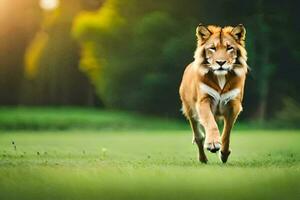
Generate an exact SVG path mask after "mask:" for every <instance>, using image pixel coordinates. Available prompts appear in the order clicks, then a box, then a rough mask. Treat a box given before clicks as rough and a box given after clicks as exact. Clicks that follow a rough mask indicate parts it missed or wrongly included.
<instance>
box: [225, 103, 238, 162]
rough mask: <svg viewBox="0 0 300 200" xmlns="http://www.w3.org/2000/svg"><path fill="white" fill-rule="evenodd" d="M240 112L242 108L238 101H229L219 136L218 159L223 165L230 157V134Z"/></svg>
mask: <svg viewBox="0 0 300 200" xmlns="http://www.w3.org/2000/svg"><path fill="white" fill-rule="evenodd" d="M241 110H242V106H241V102H240V101H239V100H234V101H230V102H229V103H228V105H227V107H226V109H225V112H224V129H223V133H222V136H221V141H222V147H221V152H220V158H221V160H222V162H223V163H226V162H227V159H228V157H229V155H230V152H231V151H230V149H229V143H230V132H231V129H232V127H233V125H234V123H235V121H236V119H237V117H238V115H239V113H240V112H241Z"/></svg>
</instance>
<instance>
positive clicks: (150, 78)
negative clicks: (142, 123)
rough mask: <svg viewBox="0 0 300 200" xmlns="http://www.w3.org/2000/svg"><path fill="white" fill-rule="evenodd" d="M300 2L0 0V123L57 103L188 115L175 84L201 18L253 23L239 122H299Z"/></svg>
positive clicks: (190, 53) (289, 124)
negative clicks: (19, 108) (299, 16)
mask: <svg viewBox="0 0 300 200" xmlns="http://www.w3.org/2000/svg"><path fill="white" fill-rule="evenodd" d="M299 6H300V3H299V1H296V0H286V1H274V0H245V1H239V0H219V1H218V0H216V1H213V2H212V1H211V0H185V1H182V0H161V1H153V0H143V1H141V0H0V27H1V29H0V82H1V83H0V106H1V107H2V108H1V111H0V112H1V113H0V115H1V116H0V118H1V126H5V124H6V125H7V127H12V126H14V125H13V124H14V123H16V122H15V121H10V120H8V118H9V117H8V116H9V115H10V114H11V110H13V111H14V112H17V111H16V109H17V107H20V106H21V107H22V108H23V110H22V109H21V111H18V112H17V114H11V115H12V118H14V119H15V118H18V116H19V115H21V114H24V113H25V114H24V117H23V118H24V119H23V120H26V118H27V117H28V116H29V115H30V113H31V110H34V109H36V108H38V110H39V111H40V110H41V109H42V108H44V107H45V108H47V109H49V107H50V108H51V109H50V110H48V111H47V110H46V111H45V112H52V114H53V116H55V115H57V111H56V110H55V108H59V109H60V111H59V112H62V113H64V112H71V111H70V109H71V108H70V107H72V108H74V107H75V108H77V109H78V107H80V110H81V111H80V112H79V114H78V113H77V115H81V114H82V112H84V111H82V110H85V109H87V110H91V108H92V109H94V108H97V109H95V110H114V111H115V110H118V111H120V110H121V111H122V112H127V111H130V112H133V113H139V114H142V115H150V116H159V117H163V118H167V119H173V118H174V119H177V120H178V119H179V120H182V121H183V120H184V119H183V117H182V116H181V113H180V107H181V105H180V101H179V95H178V88H179V84H180V80H181V77H182V73H183V71H184V68H185V66H186V65H187V64H189V63H190V62H192V60H193V52H194V50H195V47H196V38H195V28H196V27H197V25H198V24H199V23H200V22H201V23H204V24H217V25H221V26H225V25H237V24H240V23H242V24H244V25H245V27H246V29H247V38H246V45H247V50H248V57H249V60H248V64H249V66H250V68H251V71H250V73H249V75H248V79H247V84H246V92H245V99H244V112H243V113H242V114H241V117H240V121H241V122H244V123H256V124H263V125H267V124H272V126H273V125H274V124H276V127H285V128H286V127H287V128H289V127H292V128H295V127H300V123H299V121H300V103H299V100H300V92H299V89H300V80H299V74H300V40H299V35H300V21H299V19H298V13H297V10H298V8H299ZM24 107H25V108H26V109H25V110H26V111H24ZM53 109H54V110H53ZM35 112H37V111H35ZM8 113H10V114H8ZM74 115H76V112H75V114H74ZM40 116H41V113H39V112H38V114H37V116H36V118H37V119H38V118H39V117H40ZM116 116H117V115H116ZM116 116H113V117H112V118H114V117H116ZM75 118H76V117H75ZM124 118H126V117H124ZM76 119H77V118H76ZM120 121H122V120H121V119H120ZM9 123H10V125H9ZM24 123H25V122H24ZM55 123H59V122H58V121H55ZM24 126H25V125H24V124H23V128H24Z"/></svg>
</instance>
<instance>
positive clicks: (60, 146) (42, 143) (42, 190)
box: [0, 130, 300, 200]
mask: <svg viewBox="0 0 300 200" xmlns="http://www.w3.org/2000/svg"><path fill="white" fill-rule="evenodd" d="M12 141H14V142H15V145H16V150H15V149H14V146H13V145H12ZM299 141H300V131H235V132H234V134H233V135H232V150H233V151H232V155H231V157H230V159H229V162H228V163H227V164H226V165H224V164H221V163H220V161H219V160H218V158H217V155H216V154H211V153H207V155H208V158H209V163H208V164H207V165H204V164H200V163H198V162H197V160H196V146H195V145H192V144H191V133H190V131H171V130H165V131H159V130H148V131H138V130H135V131H130V130H123V131H116V130H99V131H96V130H90V131H87V130H86V131H84V130H77V131H76V130H68V131H35V132H33V131H9V132H7V133H4V134H0V199H1V200H2V199H3V200H7V199H28V200H29V199H30V200H34V199H39V200H41V199H49V200H53V199H55V200H57V199H78V200H79V199H80V200H84V199H101V200H102V199H103V200H119V199H128V200H129V199H130V200H135V199H137V200H144V199H163V200H165V199H172V200H174V199H220V200H221V199H243V200H244V199H245V200H247V199H249V200H250V199H251V200H257V199H263V200H266V199H272V200H274V199H300V190H299V188H300V183H299V180H300V145H299Z"/></svg>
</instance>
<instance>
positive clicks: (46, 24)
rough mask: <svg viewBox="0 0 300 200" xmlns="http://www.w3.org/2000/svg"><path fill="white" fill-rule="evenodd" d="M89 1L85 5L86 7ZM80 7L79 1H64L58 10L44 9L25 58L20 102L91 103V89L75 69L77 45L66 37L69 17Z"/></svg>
mask: <svg viewBox="0 0 300 200" xmlns="http://www.w3.org/2000/svg"><path fill="white" fill-rule="evenodd" d="M90 2H91V1H87V2H86V4H88V6H89V3H90ZM94 3H95V2H94ZM70 4H71V5H72V6H70ZM86 4H84V5H86ZM96 5H98V4H96ZM82 6H83V2H82V1H81V0H68V1H67V0H64V1H61V2H60V7H59V8H58V9H56V10H54V11H51V12H49V11H45V13H44V20H43V22H42V28H41V30H40V31H39V32H38V33H37V34H36V36H35V38H34V40H33V41H32V43H31V44H30V46H29V47H28V49H27V53H26V57H25V61H26V71H25V72H26V77H27V80H26V81H25V83H24V89H23V91H24V92H23V102H25V103H27V104H38V105H45V104H46V105H93V104H94V103H95V102H94V95H93V89H92V87H91V85H90V84H89V81H88V79H87V78H86V77H85V76H84V75H83V74H82V73H81V72H80V71H79V68H78V60H79V47H78V45H77V43H76V41H74V40H73V39H72V38H71V36H70V30H71V26H72V22H73V18H74V16H75V15H76V14H77V13H78V12H80V11H81V10H82ZM88 8H90V7H88Z"/></svg>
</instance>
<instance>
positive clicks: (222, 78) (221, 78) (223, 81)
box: [217, 75, 226, 89]
mask: <svg viewBox="0 0 300 200" xmlns="http://www.w3.org/2000/svg"><path fill="white" fill-rule="evenodd" d="M217 78H218V83H219V86H220V88H221V89H223V88H224V86H225V84H226V76H225V75H219V76H217Z"/></svg>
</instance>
